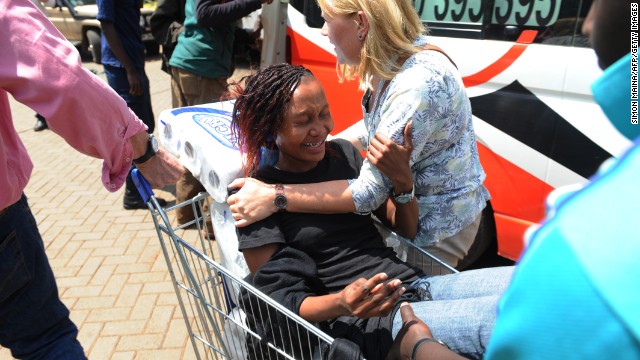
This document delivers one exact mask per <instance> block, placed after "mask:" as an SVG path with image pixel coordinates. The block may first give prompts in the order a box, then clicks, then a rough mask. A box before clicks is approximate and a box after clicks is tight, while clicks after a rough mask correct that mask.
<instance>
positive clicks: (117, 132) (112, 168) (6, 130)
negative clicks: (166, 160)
mask: <svg viewBox="0 0 640 360" xmlns="http://www.w3.org/2000/svg"><path fill="white" fill-rule="evenodd" d="M0 9H2V10H1V11H0V34H2V35H1V36H0V49H1V50H0V211H1V210H2V209H4V208H6V207H7V206H9V205H11V204H13V203H15V202H16V201H18V200H19V199H20V196H21V194H22V192H23V190H24V188H25V187H26V185H27V182H28V181H29V177H30V176H31V170H32V169H33V164H32V162H31V160H30V159H29V155H28V154H27V150H26V148H25V147H24V144H23V143H22V141H21V140H20V137H19V136H18V133H17V132H16V129H15V127H14V125H13V119H12V118H11V109H10V108H9V98H8V94H12V95H13V97H14V98H15V99H16V100H17V101H19V102H21V103H23V104H25V105H27V106H29V107H31V108H32V109H34V110H35V111H37V112H38V113H40V114H42V115H43V116H44V117H45V118H46V119H47V124H48V125H49V128H50V129H51V130H52V131H54V132H55V133H56V134H58V135H60V136H61V137H63V138H64V139H65V140H66V141H67V142H68V143H69V145H71V146H72V147H74V148H75V149H77V150H78V151H80V152H82V153H84V154H87V155H89V156H93V157H96V158H100V159H103V160H104V163H103V167H102V183H103V184H104V186H105V187H106V188H107V190H109V191H116V190H118V189H119V188H120V187H121V186H122V184H123V183H124V181H125V178H126V176H127V173H128V171H129V167H130V166H131V160H132V156H133V147H132V145H131V143H130V142H129V141H128V139H129V138H130V137H131V136H133V135H135V134H137V133H139V132H141V131H145V130H146V129H147V127H146V125H144V123H143V122H142V121H140V120H139V119H138V118H137V117H136V116H135V114H134V113H133V112H132V111H131V110H129V108H128V107H127V104H126V103H125V102H124V100H123V99H122V98H121V97H120V96H118V94H117V93H115V92H114V91H113V90H112V89H111V88H110V87H109V86H108V85H107V84H106V83H105V82H104V81H102V80H101V79H100V78H98V77H97V76H95V75H93V74H92V73H90V72H89V71H88V70H87V69H85V68H83V67H82V62H81V61H80V56H79V54H78V51H77V50H76V48H74V47H73V45H71V44H70V43H69V42H68V41H67V40H66V39H65V38H64V37H63V36H62V34H60V32H59V31H58V30H57V29H56V28H55V26H54V25H53V24H51V22H49V20H48V19H47V18H46V16H44V14H42V12H41V11H40V10H38V8H37V7H36V6H35V5H33V4H32V3H31V2H30V1H29V0H0Z"/></svg>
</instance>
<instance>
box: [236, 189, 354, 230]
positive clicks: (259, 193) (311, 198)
mask: <svg viewBox="0 0 640 360" xmlns="http://www.w3.org/2000/svg"><path fill="white" fill-rule="evenodd" d="M229 187H230V188H238V187H241V188H242V189H241V190H240V191H239V192H237V193H235V194H233V195H231V196H229V198H228V199H227V203H228V204H229V205H230V206H229V208H230V209H231V213H232V214H233V217H234V219H235V220H236V222H235V225H236V226H238V227H243V226H247V225H249V224H252V223H254V222H256V221H259V220H262V219H264V218H266V217H268V216H269V215H271V214H273V213H275V212H277V211H278V209H277V208H276V206H275V204H274V203H273V201H274V199H275V196H276V190H275V185H273V184H266V183H263V182H261V181H259V180H256V179H253V178H244V179H236V180H234V181H233V182H232V183H231V184H229ZM284 195H285V196H286V198H287V209H286V211H289V212H308V213H318V214H334V213H346V212H353V211H355V210H356V208H355V205H354V203H353V197H352V196H351V190H350V188H349V183H348V182H347V181H346V180H335V181H328V182H323V183H316V184H297V185H295V184H287V185H284Z"/></svg>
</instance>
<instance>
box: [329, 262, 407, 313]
mask: <svg viewBox="0 0 640 360" xmlns="http://www.w3.org/2000/svg"><path fill="white" fill-rule="evenodd" d="M387 278H388V276H387V274H385V273H380V274H377V275H374V276H373V277H372V278H370V279H369V280H367V279H364V278H360V279H358V280H356V281H354V282H353V283H351V284H350V285H348V286H347V287H345V288H344V290H342V291H341V292H340V294H339V302H340V305H341V306H342V307H343V308H344V309H346V310H347V311H348V313H350V314H351V315H353V316H356V317H358V318H361V319H367V318H370V317H374V316H386V315H389V313H390V312H391V310H392V309H393V307H394V305H395V304H396V302H397V301H398V299H399V298H400V296H401V295H402V294H403V293H404V291H405V289H404V288H403V287H401V285H402V282H401V281H400V280H398V279H394V280H391V281H389V282H388V283H386V284H385V283H384V281H386V280H387Z"/></svg>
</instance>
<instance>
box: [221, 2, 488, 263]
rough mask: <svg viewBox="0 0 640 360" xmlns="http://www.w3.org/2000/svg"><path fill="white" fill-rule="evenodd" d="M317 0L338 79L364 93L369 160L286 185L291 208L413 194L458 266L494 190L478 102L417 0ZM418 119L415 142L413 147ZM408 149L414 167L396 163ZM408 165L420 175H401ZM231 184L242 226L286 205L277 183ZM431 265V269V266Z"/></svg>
mask: <svg viewBox="0 0 640 360" xmlns="http://www.w3.org/2000/svg"><path fill="white" fill-rule="evenodd" d="M318 3H319V5H320V8H321V9H322V16H323V18H324V20H325V25H324V27H323V29H322V33H323V35H325V36H328V38H329V40H330V42H331V43H332V44H333V45H334V46H335V52H336V55H337V61H338V66H337V70H338V76H339V77H340V79H342V80H357V81H359V82H360V87H361V89H363V90H364V91H365V95H364V97H363V99H362V109H363V114H364V119H363V121H362V123H363V124H364V126H361V127H360V129H362V130H361V131H360V132H359V133H358V134H357V136H351V138H350V139H349V140H350V141H351V142H352V143H353V144H354V145H356V146H357V147H359V148H360V149H367V159H366V160H365V162H364V164H363V167H362V169H361V171H360V176H359V177H358V178H357V179H352V180H342V181H331V182H324V183H318V184H306V185H287V186H285V189H284V193H285V194H286V198H287V204H286V211H290V212H315V213H334V212H360V213H366V212H370V211H372V210H374V209H376V208H377V207H378V206H380V204H382V203H383V202H384V201H385V200H386V199H387V198H388V197H389V196H391V197H392V198H393V199H394V201H396V202H397V203H404V202H408V201H411V199H412V198H413V197H414V196H415V197H416V199H417V201H418V206H419V214H420V215H419V225H418V230H417V235H416V237H415V242H416V243H417V244H419V245H420V246H423V247H425V248H426V249H427V250H429V251H431V252H432V253H434V254H435V255H437V256H438V257H440V258H441V259H442V260H444V261H445V262H447V263H448V264H450V265H452V266H456V265H457V264H458V261H459V260H460V259H462V258H464V256H465V255H466V254H467V252H468V250H469V248H470V247H471V244H472V243H473V240H474V238H475V235H476V233H477V229H478V225H479V222H480V214H481V212H482V209H483V208H484V207H485V206H486V202H487V200H489V198H490V196H489V192H488V191H487V189H486V188H485V187H484V185H483V181H484V178H485V174H484V171H483V170H482V167H481V166H480V162H479V159H478V151H477V147H476V141H475V136H474V132H473V127H472V122H471V104H470V102H469V99H468V97H467V94H466V92H465V89H464V85H463V83H462V79H461V77H460V75H459V73H458V71H457V69H456V67H455V64H454V63H453V62H452V61H451V60H450V59H449V58H448V57H447V56H446V55H445V54H444V53H442V52H441V51H439V49H437V48H436V49H433V48H432V47H431V46H429V45H428V44H429V41H428V38H427V37H426V36H425V33H426V30H425V28H424V27H423V25H422V23H421V21H420V19H419V17H418V15H417V14H416V12H415V10H414V8H413V6H412V5H411V1H410V0H387V1H377V0H359V1H358V0H331V1H329V0H318ZM410 121H411V122H412V124H413V125H412V132H411V137H412V140H413V146H412V147H408V146H407V147H405V146H403V144H404V143H405V139H404V136H403V133H404V129H405V127H406V126H407V124H408V123H409V122H410ZM352 133H353V132H352ZM409 151H410V154H408V155H409V156H408V157H409V162H408V164H406V163H404V162H400V161H397V159H398V158H402V156H398V154H402V153H403V152H404V153H406V152H409ZM388 154H391V155H392V156H387V155H388ZM405 158H406V157H405ZM405 166H410V168H411V171H410V172H409V173H411V174H412V175H413V179H410V178H406V175H404V174H406V173H407V172H406V171H401V170H402V167H405ZM394 184H396V186H394ZM398 184H402V185H401V186H398ZM231 186H234V187H237V186H242V187H243V188H242V190H240V191H239V192H238V193H237V194H236V195H233V196H231V197H230V198H229V200H228V202H229V204H230V205H231V211H232V212H233V215H234V218H235V219H236V224H237V225H238V226H246V225H248V224H250V223H252V222H254V221H257V220H260V219H263V218H264V217H266V216H268V215H270V214H272V213H274V212H276V211H278V210H279V209H278V207H277V206H276V204H274V197H275V196H276V192H275V190H274V189H273V186H271V185H267V184H264V183H261V182H259V181H257V180H255V179H243V180H237V181H236V182H234V183H233V184H232V185H231ZM416 265H422V264H416ZM429 265H430V264H429ZM432 271H433V270H432V268H431V266H425V272H427V273H430V272H432Z"/></svg>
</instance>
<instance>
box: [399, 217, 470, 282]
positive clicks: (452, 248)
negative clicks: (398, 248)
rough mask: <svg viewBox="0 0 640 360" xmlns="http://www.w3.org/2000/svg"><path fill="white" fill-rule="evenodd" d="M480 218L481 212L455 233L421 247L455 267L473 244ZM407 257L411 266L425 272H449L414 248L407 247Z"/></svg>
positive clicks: (436, 273) (434, 273)
mask: <svg viewBox="0 0 640 360" xmlns="http://www.w3.org/2000/svg"><path fill="white" fill-rule="evenodd" d="M481 218H482V214H480V215H478V217H477V218H476V219H475V220H474V221H473V222H472V223H471V224H469V225H467V226H466V227H465V228H463V229H462V230H460V231H459V232H458V233H457V234H455V235H453V236H450V237H448V238H444V239H442V240H440V241H438V242H437V243H435V244H433V245H428V246H423V247H422V249H424V250H426V251H428V252H429V253H430V254H431V255H433V256H435V257H437V258H438V259H440V260H441V261H442V262H444V263H446V264H448V265H450V266H452V267H456V266H457V265H458V262H459V261H460V260H462V259H464V257H465V256H466V255H467V253H468V252H469V249H470V248H471V245H473V242H474V240H475V238H476V234H477V233H478V227H479V226H480V220H481ZM407 259H409V260H411V261H410V263H411V264H412V265H413V266H416V267H418V268H420V269H422V271H423V272H424V273H425V274H430V275H431V274H433V275H438V274H447V273H449V270H448V269H447V268H445V267H443V266H442V265H440V264H439V263H438V262H436V261H434V260H432V259H430V258H428V257H423V256H420V254H418V253H417V251H416V250H415V249H412V248H410V249H409V252H408V257H407ZM412 259H415V260H412Z"/></svg>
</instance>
